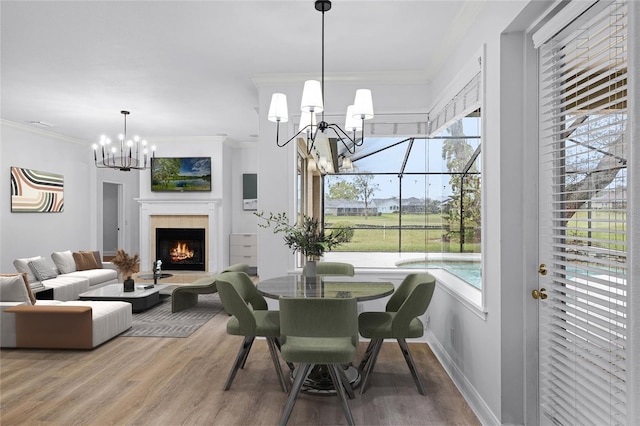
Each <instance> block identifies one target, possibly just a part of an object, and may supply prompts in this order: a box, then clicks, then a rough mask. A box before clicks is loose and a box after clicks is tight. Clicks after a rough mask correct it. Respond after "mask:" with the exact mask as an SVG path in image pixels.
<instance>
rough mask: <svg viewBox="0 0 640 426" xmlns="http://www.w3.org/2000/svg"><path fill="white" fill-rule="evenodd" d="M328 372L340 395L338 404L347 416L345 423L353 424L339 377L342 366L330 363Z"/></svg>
mask: <svg viewBox="0 0 640 426" xmlns="http://www.w3.org/2000/svg"><path fill="white" fill-rule="evenodd" d="M327 367H329V374H330V375H331V380H332V381H333V386H335V388H336V390H337V391H338V396H339V397H340V405H341V406H342V411H343V412H344V416H345V417H346V418H347V423H349V424H350V425H354V424H355V422H354V421H353V415H352V414H351V409H350V408H349V403H348V402H347V394H346V392H345V391H344V387H343V386H342V383H341V382H342V380H341V379H340V375H341V374H344V372H341V371H340V369H342V366H339V365H336V364H330V365H328V366H327Z"/></svg>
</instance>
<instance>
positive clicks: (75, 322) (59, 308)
mask: <svg viewBox="0 0 640 426" xmlns="http://www.w3.org/2000/svg"><path fill="white" fill-rule="evenodd" d="M4 311H5V312H13V313H14V314H15V315H16V346H17V347H19V348H66V349H91V348H92V347H93V321H92V309H91V307H90V306H64V305H54V306H37V305H20V306H15V307H12V308H7V309H5V310H4Z"/></svg>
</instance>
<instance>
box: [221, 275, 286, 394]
mask: <svg viewBox="0 0 640 426" xmlns="http://www.w3.org/2000/svg"><path fill="white" fill-rule="evenodd" d="M216 283H217V286H218V294H219V295H220V300H221V301H222V305H223V306H224V308H225V309H226V311H227V312H228V313H229V314H231V315H232V317H231V318H229V321H228V322H227V333H228V334H231V335H234V336H244V340H243V341H242V344H241V345H240V350H239V351H238V355H237V356H236V360H235V361H234V363H233V366H232V367H231V371H230V372H229V375H228V376H227V381H226V382H225V384H224V390H228V389H229V388H230V387H231V383H233V379H234V378H235V376H236V373H237V372H238V369H240V368H243V367H244V365H245V362H246V360H247V357H248V356H249V351H250V350H251V345H252V344H253V341H254V339H255V338H256V337H265V338H266V340H267V345H268V346H269V352H270V353H271V359H272V360H273V365H274V367H275V369H276V373H277V375H278V379H279V380H280V385H281V386H282V389H283V390H284V392H285V393H287V391H288V390H287V383H286V381H285V378H284V374H283V373H282V367H281V366H280V360H279V358H278V349H279V338H280V315H279V312H278V311H269V310H267V301H266V300H264V297H262V295H261V294H260V293H258V291H257V290H256V286H255V284H254V283H253V281H251V278H249V276H248V275H247V274H246V273H245V272H224V273H222V274H220V275H218V278H217V280H216ZM249 305H251V308H250V307H249Z"/></svg>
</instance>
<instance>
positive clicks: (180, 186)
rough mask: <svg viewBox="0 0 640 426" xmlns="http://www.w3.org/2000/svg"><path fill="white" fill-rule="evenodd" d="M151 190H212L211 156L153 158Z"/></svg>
mask: <svg viewBox="0 0 640 426" xmlns="http://www.w3.org/2000/svg"><path fill="white" fill-rule="evenodd" d="M151 191H157V192H192V191H195V192H198V191H211V157H164V158H163V157H155V158H152V159H151Z"/></svg>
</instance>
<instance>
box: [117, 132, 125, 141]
mask: <svg viewBox="0 0 640 426" xmlns="http://www.w3.org/2000/svg"><path fill="white" fill-rule="evenodd" d="M118 140H120V141H123V140H124V135H123V134H122V133H120V134H119V135H118Z"/></svg>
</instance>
